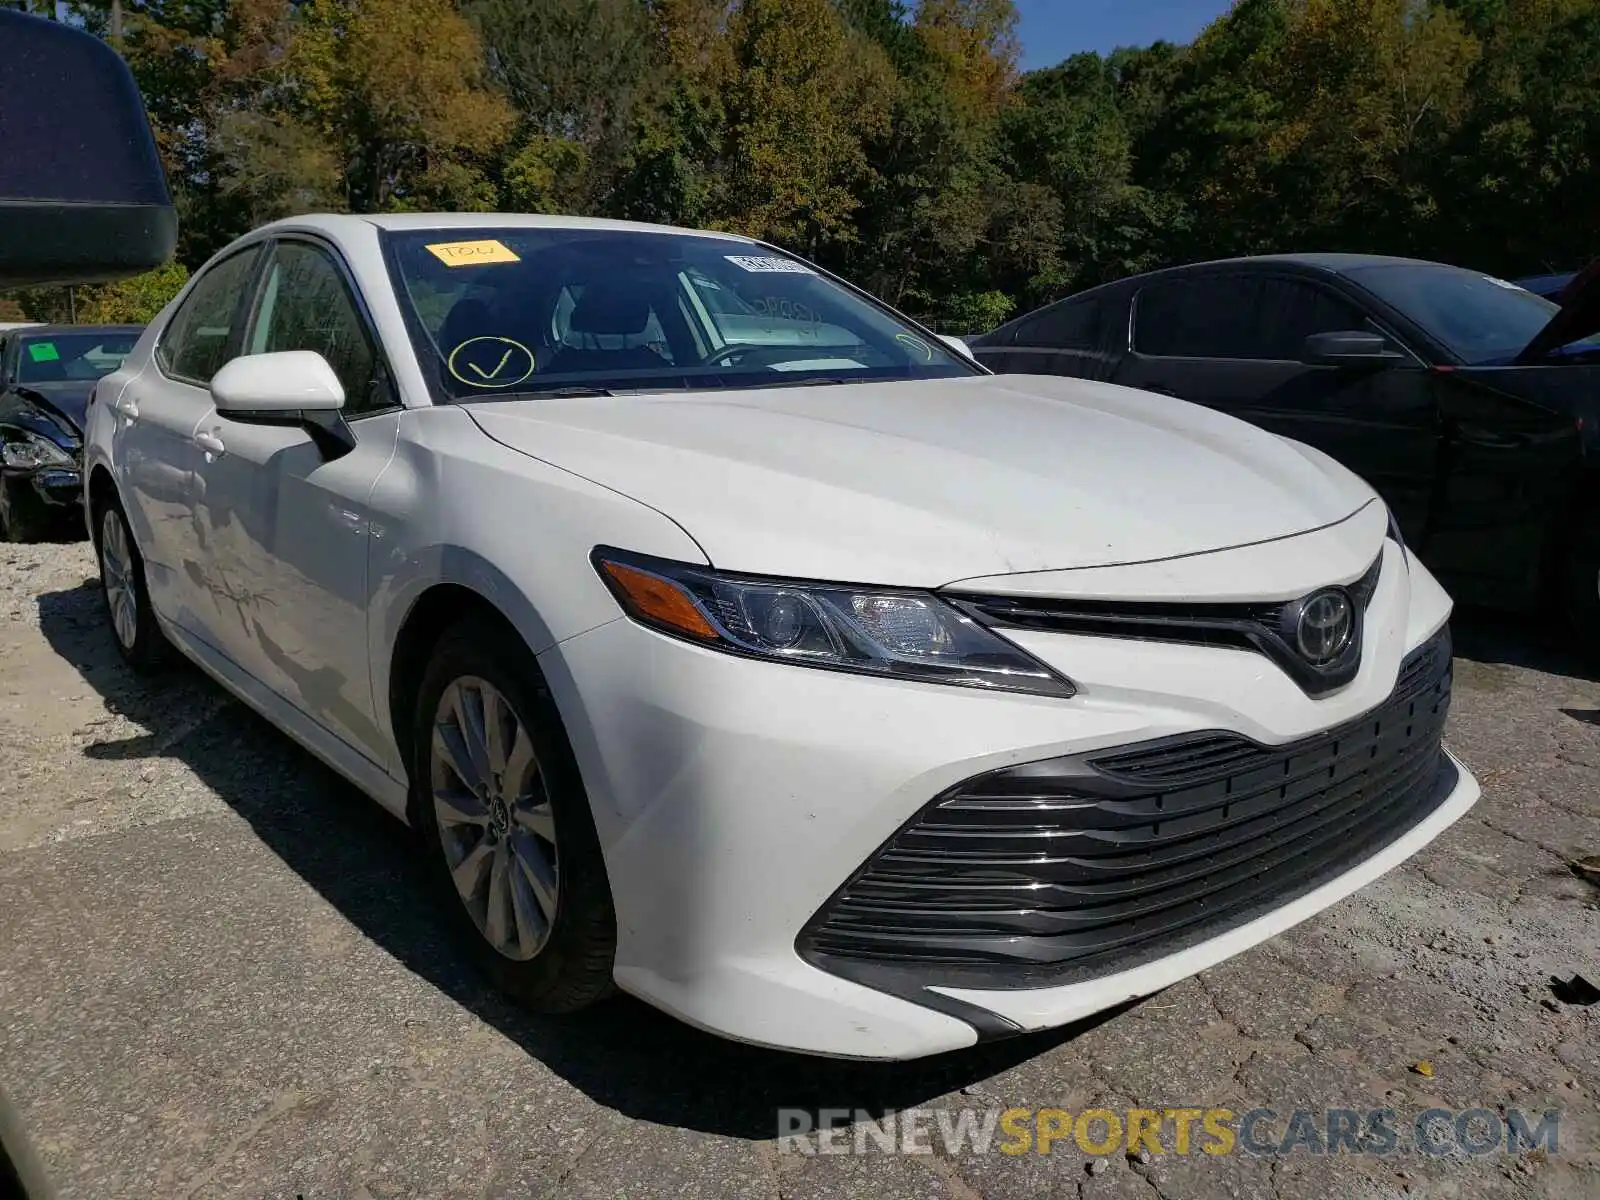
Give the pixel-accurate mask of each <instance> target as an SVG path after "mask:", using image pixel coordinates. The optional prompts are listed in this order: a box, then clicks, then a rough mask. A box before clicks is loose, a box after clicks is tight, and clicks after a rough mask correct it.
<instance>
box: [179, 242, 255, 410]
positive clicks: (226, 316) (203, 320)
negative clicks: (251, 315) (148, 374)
mask: <svg viewBox="0 0 1600 1200" xmlns="http://www.w3.org/2000/svg"><path fill="white" fill-rule="evenodd" d="M259 255H260V250H259V248H257V247H255V246H252V247H251V248H250V249H248V250H241V251H240V252H239V253H237V254H235V255H232V256H231V257H229V258H225V259H223V260H222V261H221V262H219V263H217V264H216V265H215V266H213V267H212V268H211V269H210V270H208V271H206V272H205V273H204V274H202V275H201V276H200V278H199V279H197V280H196V281H195V284H194V287H193V288H192V289H190V292H189V295H188V296H187V297H186V298H185V299H184V302H183V304H182V305H181V306H180V307H179V308H178V311H177V312H175V313H174V314H173V315H172V320H171V321H169V322H167V327H166V329H165V330H163V331H162V334H161V341H160V342H159V343H157V345H156V362H157V363H159V364H160V366H161V369H162V370H163V371H165V372H166V373H167V374H168V375H171V376H172V377H173V378H175V379H181V380H183V381H184V382H186V383H193V384H196V385H198V386H200V387H205V386H206V385H207V384H208V383H210V382H211V377H212V376H213V375H215V374H216V373H217V371H219V370H220V369H221V368H222V365H223V364H224V363H226V362H227V361H228V359H229V358H231V357H232V356H233V346H234V332H235V331H236V330H237V328H238V325H239V321H240V319H241V315H242V314H241V311H240V310H241V308H242V303H241V302H242V301H243V299H244V296H245V289H246V288H247V287H248V286H249V284H250V279H251V277H252V275H253V273H254V270H255V264H256V259H257V258H258V257H259Z"/></svg>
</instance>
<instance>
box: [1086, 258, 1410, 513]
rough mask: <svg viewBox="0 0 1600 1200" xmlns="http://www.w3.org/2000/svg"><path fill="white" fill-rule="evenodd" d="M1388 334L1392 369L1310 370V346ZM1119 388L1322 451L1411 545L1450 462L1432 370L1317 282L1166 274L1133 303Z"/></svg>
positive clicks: (1261, 274) (1245, 274) (1236, 274)
mask: <svg viewBox="0 0 1600 1200" xmlns="http://www.w3.org/2000/svg"><path fill="white" fill-rule="evenodd" d="M1342 330H1364V331H1368V332H1378V333H1381V334H1383V335H1384V336H1385V337H1386V338H1388V340H1389V343H1390V348H1391V349H1396V350H1400V351H1402V352H1403V353H1404V354H1405V358H1404V359H1403V361H1400V362H1398V363H1393V364H1390V365H1383V366H1373V365H1370V364H1369V365H1363V366H1360V367H1327V366H1311V365H1308V364H1306V363H1304V362H1302V361H1300V355H1301V350H1302V347H1303V346H1304V343H1305V339H1306V338H1307V337H1309V336H1310V335H1311V334H1314V333H1332V332H1338V331H1342ZM1132 345H1133V349H1132V352H1131V353H1130V354H1129V355H1128V356H1127V358H1126V359H1125V360H1124V362H1123V365H1122V369H1121V370H1120V371H1119V372H1118V373H1117V375H1116V377H1115V379H1114V382H1116V383H1120V384H1126V385H1127V386H1129V387H1138V388H1145V389H1148V390H1150V391H1155V392H1162V393H1165V394H1167V395H1171V396H1177V397H1180V398H1182V399H1184V400H1190V401H1193V402H1195V403H1197V404H1204V405H1206V406H1207V407H1209V408H1215V409H1218V410H1220V411H1222V412H1226V413H1228V414H1230V415H1231V416H1235V417H1239V418H1240V419H1241V420H1245V421H1249V422H1251V423H1252V424H1254V425H1259V426H1261V427H1263V428H1265V429H1270V430H1272V431H1273V432H1274V433H1278V434H1282V435H1283V436H1284V437H1289V438H1293V439H1294V440H1296V441H1300V442H1305V443H1306V444H1307V445H1310V446H1315V447H1316V448H1317V449H1319V450H1322V451H1324V452H1325V453H1327V454H1329V455H1331V456H1332V457H1334V458H1335V459H1337V460H1339V461H1340V462H1341V463H1343V464H1344V465H1345V466H1347V467H1349V468H1350V469H1351V470H1353V471H1355V472H1356V473H1357V474H1358V475H1360V476H1362V477H1363V478H1365V479H1366V480H1367V482H1369V483H1370V484H1372V486H1373V487H1374V488H1375V489H1376V490H1377V491H1378V493H1379V494H1380V495H1381V496H1383V498H1384V499H1385V500H1386V501H1387V502H1388V503H1389V506H1390V507H1391V508H1392V509H1393V510H1394V513H1395V516H1396V518H1397V520H1398V521H1399V522H1400V527H1401V530H1402V532H1403V533H1404V534H1405V535H1406V537H1407V538H1408V539H1417V540H1419V541H1420V539H1421V538H1422V537H1423V534H1424V531H1425V530H1426V528H1427V522H1428V516H1429V511H1430V503H1431V499H1432V495H1433V489H1434V481H1435V478H1436V475H1437V462H1438V456H1439V438H1440V431H1439V418H1438V411H1437V405H1436V402H1435V399H1434V394H1433V389H1432V385H1431V381H1430V378H1429V372H1428V371H1427V370H1426V368H1425V367H1424V365H1423V363H1422V362H1421V360H1420V359H1418V358H1416V356H1414V355H1412V354H1411V353H1410V352H1409V351H1407V350H1406V349H1405V347H1403V346H1401V345H1400V344H1399V342H1398V341H1397V340H1396V339H1395V338H1394V337H1393V335H1392V334H1390V333H1389V332H1388V331H1387V330H1385V329H1384V328H1382V327H1381V326H1380V325H1379V324H1378V323H1377V322H1376V321H1375V320H1374V319H1373V318H1372V316H1371V315H1370V314H1369V313H1368V312H1367V311H1366V310H1365V309H1364V308H1363V307H1362V306H1360V305H1358V304H1357V303H1356V302H1354V301H1353V300H1351V299H1349V298H1348V297H1346V296H1345V295H1343V294H1342V293H1340V292H1339V291H1337V290H1335V289H1334V288H1332V287H1330V286H1328V285H1327V284H1325V283H1322V282H1321V281H1319V280H1316V279H1314V278H1312V277H1309V276H1300V275H1291V274H1276V273H1272V272H1267V271H1231V272H1230V271H1219V272H1212V273H1205V274H1193V275H1179V276H1167V277H1163V278H1157V279H1155V280H1152V281H1151V282H1150V283H1148V284H1146V285H1145V286H1144V287H1143V288H1142V289H1140V291H1139V294H1138V295H1137V297H1136V298H1135V300H1134V305H1133V343H1132Z"/></svg>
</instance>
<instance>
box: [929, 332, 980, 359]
mask: <svg viewBox="0 0 1600 1200" xmlns="http://www.w3.org/2000/svg"><path fill="white" fill-rule="evenodd" d="M939 340H940V341H941V342H943V343H944V344H945V345H946V346H949V347H950V349H952V350H954V351H955V352H956V353H957V354H959V355H961V357H962V358H965V359H969V360H971V361H972V362H977V361H978V359H977V356H976V355H974V354H973V353H972V347H971V346H969V345H967V341H966V339H965V338H959V337H957V336H956V335H955V334H953V333H941V334H940V335H939Z"/></svg>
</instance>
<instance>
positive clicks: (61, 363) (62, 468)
mask: <svg viewBox="0 0 1600 1200" xmlns="http://www.w3.org/2000/svg"><path fill="white" fill-rule="evenodd" d="M143 332H144V328H143V326H140V325H29V326H27V327H25V328H21V329H11V330H6V331H4V332H0V541H11V542H25V541H31V540H33V539H34V538H37V537H40V536H42V535H44V534H45V533H48V532H51V531H52V530H56V529H60V530H66V529H71V530H74V531H80V532H81V527H82V525H83V512H82V507H81V504H80V500H81V497H82V494H83V476H82V473H81V470H80V468H81V466H82V460H83V420H84V413H85V411H86V409H87V408H88V403H89V392H90V390H91V389H92V388H93V387H94V385H95V384H96V383H97V382H99V380H100V378H101V377H102V376H105V375H109V374H110V373H111V372H112V371H115V370H116V369H117V368H118V367H119V366H121V365H122V360H123V358H125V357H126V356H127V354H128V352H129V351H130V350H132V349H133V346H134V343H135V342H137V341H138V340H139V335H140V334H141V333H143Z"/></svg>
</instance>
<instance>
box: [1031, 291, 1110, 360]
mask: <svg viewBox="0 0 1600 1200" xmlns="http://www.w3.org/2000/svg"><path fill="white" fill-rule="evenodd" d="M1107 307H1108V306H1107V305H1106V304H1105V303H1104V302H1102V301H1100V300H1098V299H1086V300H1062V301H1060V302H1059V303H1056V304H1052V305H1050V307H1048V308H1046V309H1043V310H1041V311H1040V312H1038V313H1035V314H1034V315H1033V316H1032V317H1029V318H1028V319H1027V320H1025V321H1023V322H1022V324H1021V325H1019V326H1018V327H1017V331H1016V336H1015V338H1014V339H1013V341H1012V344H1013V345H1017V346H1043V347H1048V348H1049V349H1052V350H1093V349H1095V348H1096V347H1098V346H1099V344H1100V335H1101V323H1102V321H1103V320H1104V317H1105V314H1106V310H1107Z"/></svg>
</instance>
